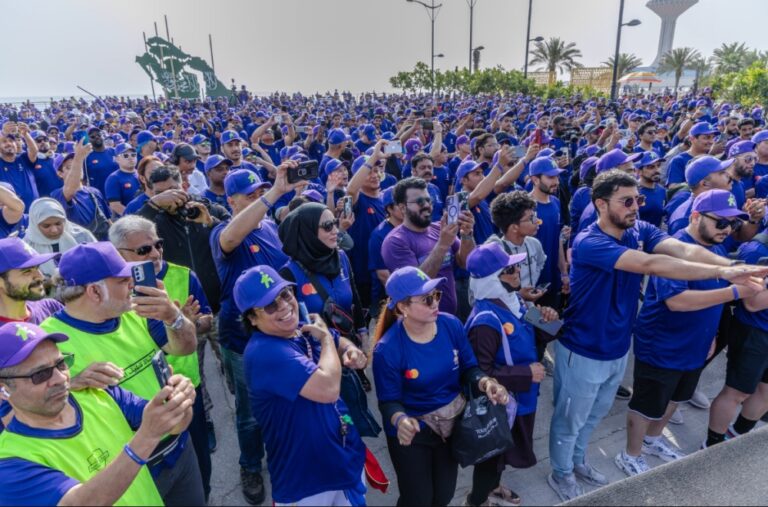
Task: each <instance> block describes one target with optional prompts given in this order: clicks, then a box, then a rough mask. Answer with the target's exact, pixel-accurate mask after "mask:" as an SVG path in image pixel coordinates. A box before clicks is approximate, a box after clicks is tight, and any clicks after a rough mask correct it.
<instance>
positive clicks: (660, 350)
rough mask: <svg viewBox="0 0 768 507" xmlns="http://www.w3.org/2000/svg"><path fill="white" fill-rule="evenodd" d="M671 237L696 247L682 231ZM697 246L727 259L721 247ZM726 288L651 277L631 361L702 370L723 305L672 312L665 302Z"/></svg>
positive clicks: (721, 284)
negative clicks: (678, 296)
mask: <svg viewBox="0 0 768 507" xmlns="http://www.w3.org/2000/svg"><path fill="white" fill-rule="evenodd" d="M675 237H676V238H677V239H679V240H680V241H682V242H684V243H690V244H693V245H695V244H697V243H696V241H695V240H694V239H693V238H692V237H691V236H690V235H689V234H688V232H687V231H686V230H682V231H680V232H679V233H678V234H675ZM701 246H702V247H704V248H706V249H707V250H709V251H710V252H712V253H714V254H717V255H721V256H723V257H726V256H727V255H728V252H727V251H726V249H725V247H724V246H723V245H713V246H704V245H701ZM727 286H728V282H726V281H718V280H696V281H684V280H672V279H669V278H661V277H658V276H651V277H650V278H649V279H648V286H647V288H646V290H645V299H644V300H643V306H642V308H641V309H640V314H639V315H638V316H637V321H636V322H635V325H634V335H635V348H634V351H635V357H637V358H638V359H640V360H641V361H643V362H645V363H648V364H651V365H653V366H656V367H657V368H666V369H670V370H678V371H690V370H696V369H698V368H701V367H702V366H704V361H706V359H707V354H708V353H709V347H710V345H711V344H712V340H714V338H715V334H717V327H718V325H719V323H720V315H721V314H722V311H723V305H722V304H719V305H714V306H710V307H709V308H704V309H701V310H695V311H672V310H670V309H669V307H668V306H667V304H666V301H667V299H669V298H672V297H674V296H677V295H678V294H680V293H682V292H685V291H687V290H696V291H708V290H714V289H721V288H723V287H727Z"/></svg>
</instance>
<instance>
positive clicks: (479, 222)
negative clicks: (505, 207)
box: [470, 199, 499, 245]
mask: <svg viewBox="0 0 768 507" xmlns="http://www.w3.org/2000/svg"><path fill="white" fill-rule="evenodd" d="M470 211H471V212H472V216H473V217H474V218H475V226H474V228H473V229H472V235H473V236H474V237H475V244H477V245H482V244H483V243H485V241H486V240H487V239H488V238H490V237H491V236H492V235H494V234H498V232H499V229H498V228H497V227H496V225H495V224H494V223H493V220H492V219H491V206H490V205H489V204H488V201H486V200H485V199H483V200H482V201H480V202H479V203H478V204H477V205H476V206H475V207H474V208H472V209H471V210H470Z"/></svg>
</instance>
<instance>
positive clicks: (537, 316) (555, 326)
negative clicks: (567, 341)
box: [523, 306, 563, 336]
mask: <svg viewBox="0 0 768 507" xmlns="http://www.w3.org/2000/svg"><path fill="white" fill-rule="evenodd" d="M523 320H525V321H526V322H528V323H529V324H531V325H532V326H533V327H535V328H538V329H541V330H542V331H544V332H545V333H547V334H548V335H550V336H556V335H557V333H558V332H559V331H560V328H561V327H563V321H562V319H555V320H551V321H549V322H545V321H544V318H543V317H542V315H541V310H539V309H538V308H536V307H535V306H531V307H530V308H528V311H526V312H525V315H524V316H523Z"/></svg>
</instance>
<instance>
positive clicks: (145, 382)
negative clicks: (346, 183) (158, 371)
mask: <svg viewBox="0 0 768 507" xmlns="http://www.w3.org/2000/svg"><path fill="white" fill-rule="evenodd" d="M40 327H41V328H43V329H44V330H46V331H48V332H49V333H64V334H65V335H67V336H69V340H67V341H65V342H61V343H58V344H57V345H58V347H59V350H60V351H62V352H70V353H72V354H74V355H75V364H74V365H73V366H72V368H71V373H72V376H73V377H74V376H76V375H79V374H80V372H81V371H83V370H84V369H85V368H87V367H88V365H90V364H91V363H101V362H110V363H113V364H115V365H117V366H118V367H120V368H122V369H123V371H124V373H125V376H124V377H123V379H122V380H121V381H120V387H122V388H123V389H125V390H127V391H130V392H132V393H133V394H135V395H136V396H139V397H140V398H144V399H145V400H150V399H152V397H153V396H155V395H156V394H157V393H158V391H160V383H159V382H158V380H157V377H156V376H155V370H154V368H152V356H153V355H155V353H156V352H157V351H158V350H160V348H159V347H158V346H157V344H156V343H155V340H153V339H152V336H150V334H149V328H148V327H147V320H146V319H144V318H142V317H139V316H138V315H136V313H135V312H133V311H130V312H126V313H124V314H122V315H121V316H120V324H119V325H118V326H117V329H115V330H114V331H112V332H110V333H103V334H91V333H87V332H85V331H81V330H80V329H77V328H74V327H72V326H70V325H69V324H67V323H65V322H63V321H61V320H59V319H57V318H56V317H55V316H51V317H48V318H47V319H45V320H44V321H43V323H42V324H40Z"/></svg>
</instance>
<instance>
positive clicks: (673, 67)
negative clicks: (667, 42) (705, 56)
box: [659, 47, 701, 90]
mask: <svg viewBox="0 0 768 507" xmlns="http://www.w3.org/2000/svg"><path fill="white" fill-rule="evenodd" d="M699 58H701V54H700V53H699V52H698V51H697V50H695V49H693V48H688V47H685V48H676V49H671V50H669V51H667V52H666V53H665V54H664V56H662V58H661V65H659V72H674V73H675V90H677V88H678V86H680V78H681V77H682V76H683V72H684V71H685V70H686V69H691V68H693V65H694V62H696V61H697V60H698V59H699Z"/></svg>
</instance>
